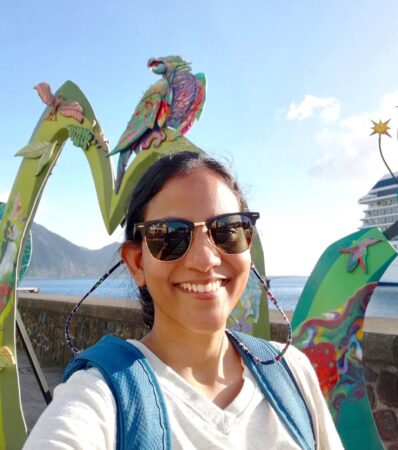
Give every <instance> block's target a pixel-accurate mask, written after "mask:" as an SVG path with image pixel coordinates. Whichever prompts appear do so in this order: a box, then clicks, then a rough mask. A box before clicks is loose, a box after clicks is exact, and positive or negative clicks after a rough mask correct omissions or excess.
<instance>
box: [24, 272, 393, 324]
mask: <svg viewBox="0 0 398 450" xmlns="http://www.w3.org/2000/svg"><path fill="white" fill-rule="evenodd" d="M96 281H97V279H91V278H76V279H52V280H44V279H28V280H23V281H22V283H21V284H20V287H37V288H39V290H40V292H41V293H43V294H54V295H70V296H77V297H82V296H83V295H84V294H85V293H86V292H87V291H88V290H89V289H90V288H91V287H92V286H93V285H94V284H95V282H96ZM306 281H307V277H287V276H284V277H272V278H271V291H272V293H273V294H274V296H275V297H276V298H277V300H278V302H279V303H280V304H281V306H282V308H283V309H284V310H285V311H294V309H295V307H296V305H297V301H298V299H299V297H300V294H301V292H302V290H303V288H304V285H305V283H306ZM91 295H92V296H95V297H108V298H109V297H111V298H131V299H132V300H135V299H136V298H137V294H136V286H135V285H134V283H133V282H132V280H131V278H130V277H118V276H116V277H110V278H109V279H107V280H105V281H104V282H103V283H102V284H101V285H100V286H99V287H98V288H97V289H96V290H95V291H94V292H93V293H92V294H91ZM270 308H272V309H275V307H274V305H273V304H272V303H271V304H270ZM366 316H367V317H398V287H391V286H380V287H378V288H376V290H375V292H374V294H373V297H372V298H371V300H370V302H369V306H368V308H367V310H366Z"/></svg>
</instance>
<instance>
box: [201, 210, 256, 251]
mask: <svg viewBox="0 0 398 450" xmlns="http://www.w3.org/2000/svg"><path fill="white" fill-rule="evenodd" d="M210 233H211V237H212V239H213V242H214V244H215V245H216V246H217V247H218V248H220V249H221V250H222V251H223V252H224V253H228V254H234V253H242V252H244V251H245V250H247V249H248V248H249V247H250V244H251V242H252V236H253V225H252V223H251V221H250V219H249V217H247V216H243V215H240V214H235V215H232V216H225V217H221V218H218V219H215V220H214V221H213V222H212V223H211V225H210Z"/></svg>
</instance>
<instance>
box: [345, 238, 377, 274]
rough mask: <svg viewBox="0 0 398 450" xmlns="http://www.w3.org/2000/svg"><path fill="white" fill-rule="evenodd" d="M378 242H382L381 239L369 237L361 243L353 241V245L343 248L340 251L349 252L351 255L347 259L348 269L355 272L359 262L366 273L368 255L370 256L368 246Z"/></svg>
mask: <svg viewBox="0 0 398 450" xmlns="http://www.w3.org/2000/svg"><path fill="white" fill-rule="evenodd" d="M377 242H380V239H372V238H370V239H367V240H366V241H362V242H360V243H358V244H357V243H356V242H353V243H352V246H351V247H349V248H342V249H341V250H340V253H348V254H349V255H350V257H349V259H348V261H347V271H348V272H353V271H354V270H355V269H356V268H357V266H358V264H359V265H360V266H361V267H362V270H363V271H364V272H365V273H368V265H367V256H368V251H367V250H368V247H369V246H370V245H374V244H376V243H377Z"/></svg>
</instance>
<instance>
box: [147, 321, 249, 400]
mask: <svg viewBox="0 0 398 450" xmlns="http://www.w3.org/2000/svg"><path fill="white" fill-rule="evenodd" d="M142 342H143V343H144V344H145V345H146V346H147V347H148V348H149V349H150V350H151V351H152V352H153V353H155V355H156V356H157V357H158V358H159V359H161V360H162V361H163V362H164V363H165V364H166V365H168V366H169V367H170V368H172V369H173V370H174V371H175V372H177V373H178V374H179V375H180V376H181V377H182V378H184V379H185V381H187V382H188V383H189V384H190V385H191V386H193V387H194V388H195V389H196V390H198V391H199V392H201V393H202V394H204V395H205V396H206V397H208V398H209V399H210V400H211V401H213V402H214V403H215V404H216V405H218V406H219V407H221V408H225V407H226V406H227V405H228V404H229V403H231V401H232V400H233V399H234V398H235V397H236V395H237V394H238V393H239V392H240V389H241V387H242V384H243V381H242V372H243V367H242V363H241V359H240V356H239V354H238V353H237V352H236V350H235V349H234V347H233V345H232V344H231V343H230V341H229V339H228V338H227V336H226V334H225V329H220V330H217V331H216V332H211V333H194V332H192V331H190V330H176V329H173V332H172V333H170V330H169V329H168V330H163V329H162V327H161V326H156V324H155V326H154V328H153V329H152V330H151V332H150V333H149V334H148V335H147V336H145V338H144V339H143V340H142Z"/></svg>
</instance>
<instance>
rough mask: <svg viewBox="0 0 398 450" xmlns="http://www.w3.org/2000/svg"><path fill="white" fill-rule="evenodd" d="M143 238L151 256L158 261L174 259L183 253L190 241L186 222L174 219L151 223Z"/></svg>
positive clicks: (189, 232)
mask: <svg viewBox="0 0 398 450" xmlns="http://www.w3.org/2000/svg"><path fill="white" fill-rule="evenodd" d="M145 238H146V242H147V245H148V248H149V251H150V252H151V254H152V256H154V257H155V258H156V259H159V260H160V261H174V260H176V259H179V258H181V257H182V256H184V255H185V253H186V251H187V250H188V248H189V243H190V241H191V231H190V229H189V226H188V224H186V223H184V222H179V221H176V220H167V221H163V222H156V223H151V224H150V225H149V226H148V227H147V228H146V230H145Z"/></svg>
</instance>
